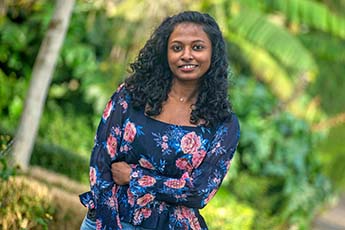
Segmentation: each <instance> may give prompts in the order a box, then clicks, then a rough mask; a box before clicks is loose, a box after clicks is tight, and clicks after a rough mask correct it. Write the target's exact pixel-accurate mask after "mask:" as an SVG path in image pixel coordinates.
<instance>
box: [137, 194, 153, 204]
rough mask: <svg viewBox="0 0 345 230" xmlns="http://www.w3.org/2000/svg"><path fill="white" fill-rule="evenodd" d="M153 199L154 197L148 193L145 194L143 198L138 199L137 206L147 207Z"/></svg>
mask: <svg viewBox="0 0 345 230" xmlns="http://www.w3.org/2000/svg"><path fill="white" fill-rule="evenodd" d="M154 199H155V196H154V195H152V194H149V193H146V194H145V195H144V196H142V197H140V198H139V199H138V200H137V204H138V205H140V206H141V207H143V206H145V205H147V204H148V203H150V202H151V201H153V200H154Z"/></svg>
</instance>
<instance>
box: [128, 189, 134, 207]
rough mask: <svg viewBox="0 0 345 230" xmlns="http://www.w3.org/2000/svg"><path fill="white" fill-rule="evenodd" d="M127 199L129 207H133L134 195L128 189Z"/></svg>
mask: <svg viewBox="0 0 345 230" xmlns="http://www.w3.org/2000/svg"><path fill="white" fill-rule="evenodd" d="M127 197H128V203H129V204H130V205H131V206H133V205H134V195H133V193H132V192H131V190H130V189H129V188H128V189H127Z"/></svg>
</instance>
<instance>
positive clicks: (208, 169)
mask: <svg viewBox="0 0 345 230" xmlns="http://www.w3.org/2000/svg"><path fill="white" fill-rule="evenodd" d="M239 137H240V127H239V122H238V119H237V117H236V116H235V115H233V116H232V118H231V120H230V121H229V122H226V123H224V124H222V125H221V126H220V127H218V128H217V131H216V133H215V135H214V137H213V140H212V142H211V145H210V149H209V150H208V152H207V153H206V155H205V157H204V159H203V161H202V163H201V164H200V165H199V166H198V167H197V168H195V169H194V170H193V171H192V172H191V173H188V172H185V173H184V174H183V175H182V176H181V177H180V178H169V177H165V176H162V175H160V174H158V173H157V172H156V171H153V170H149V169H146V168H143V167H141V166H138V165H135V166H134V167H133V169H132V173H131V180H130V190H131V193H132V194H133V195H134V197H135V198H136V205H138V206H139V207H141V206H144V205H146V204H147V203H148V202H149V201H151V200H154V199H155V200H160V201H165V202H167V203H171V204H175V205H183V206H187V207H190V208H203V207H204V206H205V205H206V204H207V203H208V202H209V201H210V199H211V198H212V197H213V196H214V195H215V193H216V192H217V190H218V188H219V187H220V185H221V183H222V181H223V179H224V177H225V175H226V173H227V172H228V170H229V168H230V163H231V160H232V158H233V155H234V153H235V150H236V148H237V145H238V142H239Z"/></svg>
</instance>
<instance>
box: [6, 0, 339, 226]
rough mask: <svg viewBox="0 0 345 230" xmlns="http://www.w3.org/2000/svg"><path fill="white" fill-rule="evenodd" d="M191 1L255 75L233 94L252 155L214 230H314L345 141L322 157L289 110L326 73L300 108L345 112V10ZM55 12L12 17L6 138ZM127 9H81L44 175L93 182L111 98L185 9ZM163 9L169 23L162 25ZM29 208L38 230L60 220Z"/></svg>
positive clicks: (50, 110) (125, 5)
mask: <svg viewBox="0 0 345 230" xmlns="http://www.w3.org/2000/svg"><path fill="white" fill-rule="evenodd" d="M19 2H20V3H19ZM191 2H192V1H183V4H186V5H185V6H186V7H182V8H183V9H188V6H189V5H188V4H189V3H190V4H191V5H193V7H195V8H196V9H203V11H206V12H209V13H210V14H212V15H215V16H216V17H217V21H219V22H220V24H221V27H222V29H223V30H224V32H225V33H224V34H225V35H226V39H227V42H228V47H229V51H230V52H229V57H230V60H231V63H232V65H233V67H234V72H236V74H237V73H241V74H243V75H241V76H240V77H238V79H235V82H236V85H235V86H234V87H233V88H232V90H233V91H231V94H232V98H233V105H234V108H235V109H234V110H235V112H236V113H237V114H238V116H239V118H240V121H241V130H242V135H241V140H240V146H239V149H238V152H237V154H236V156H235V160H234V162H233V165H232V168H231V172H230V174H229V176H228V177H227V178H226V180H225V181H224V186H223V188H222V190H220V191H219V193H217V195H216V197H215V198H214V200H213V201H212V202H211V203H210V204H209V205H208V206H207V207H206V208H205V209H204V210H202V211H203V213H204V214H205V216H206V220H207V222H208V224H209V225H210V228H211V229H287V228H290V227H292V228H294V227H296V228H307V227H308V224H309V222H310V219H311V218H312V217H313V215H314V214H315V211H316V209H317V207H318V206H319V205H321V204H322V203H323V202H324V201H325V199H327V196H328V195H330V194H332V193H331V192H330V191H331V190H330V186H329V183H328V181H327V180H326V179H325V178H324V177H323V176H322V174H321V169H324V170H325V171H326V172H327V175H329V176H330V177H331V178H333V180H335V181H338V182H339V184H341V183H342V181H343V180H342V179H341V178H343V177H342V176H341V175H344V174H343V173H344V172H342V170H340V169H342V168H343V167H341V165H340V164H341V162H342V160H343V157H342V156H343V151H339V149H340V147H341V146H342V145H341V144H339V143H341V141H340V142H339V143H338V142H337V140H338V139H337V137H342V135H341V134H339V133H341V132H340V131H339V132H338V131H337V132H335V133H334V134H333V135H334V136H333V135H332V132H331V138H332V139H333V140H334V142H332V143H333V144H330V143H331V142H330V143H326V144H324V145H322V146H321V148H320V145H319V139H320V138H321V137H320V136H319V134H318V133H315V132H311V124H310V123H308V122H306V121H305V120H304V119H303V116H302V117H297V116H296V115H294V114H292V113H290V112H288V111H283V110H284V109H285V108H284V106H282V105H283V104H284V102H285V101H286V100H288V99H290V96H294V94H295V93H296V92H295V89H296V87H297V86H298V85H297V83H296V82H297V80H296V79H297V78H298V77H299V74H300V72H301V71H306V72H307V73H308V74H310V75H314V74H315V73H316V71H315V70H318V72H317V74H318V78H317V81H316V84H315V85H314V86H313V87H310V89H309V91H303V92H302V94H301V95H298V98H297V99H296V101H298V100H300V99H305V98H311V97H312V96H317V95H320V96H321V97H322V99H321V106H322V108H323V109H325V110H326V111H327V112H329V113H330V114H335V113H338V112H342V111H343V103H342V101H343V100H340V99H339V98H343V92H344V90H342V89H343V86H344V84H343V83H344V81H343V80H342V79H343V78H341V76H342V75H343V66H344V55H343V53H345V52H343V50H345V48H344V47H345V46H344V41H343V40H341V39H340V38H343V31H344V29H343V28H345V27H344V26H342V25H343V16H342V15H343V13H342V12H343V11H341V10H339V9H337V10H338V12H339V15H340V16H336V15H335V14H334V13H332V12H333V10H332V12H331V10H330V9H331V8H332V7H328V6H327V5H326V4H331V2H333V3H332V4H333V8H334V7H336V6H344V4H342V3H336V1H327V3H326V2H323V3H321V2H320V1H311V0H293V1H292V0H291V1H285V0H278V1H270V0H267V1H256V0H243V1H242V0H241V1H226V0H218V1H210V0H203V1H200V2H198V3H196V2H195V1H194V2H193V3H191ZM52 4H53V3H52V2H51V1H46V0H40V1H14V3H13V4H12V3H11V4H9V8H8V11H7V13H6V15H4V16H0V17H1V18H0V30H1V34H0V98H1V99H0V118H1V119H0V126H1V127H4V128H6V129H9V130H12V131H14V130H15V128H16V126H17V123H18V121H19V117H20V114H21V111H22V109H23V105H24V100H25V92H26V89H27V87H28V84H29V79H30V74H31V68H32V66H33V63H34V59H35V58H34V57H35V56H36V55H37V52H38V49H39V46H40V43H41V41H42V37H43V35H44V33H45V31H46V28H47V26H48V23H49V20H50V17H51V13H52ZM115 4H119V5H116V6H114V7H111V6H110V5H111V4H110V5H109V4H106V3H105V2H99V3H94V2H92V1H77V4H76V8H75V10H74V13H73V16H72V20H71V24H70V27H69V30H68V34H67V37H66V40H65V42H64V45H63V48H62V51H61V55H60V57H59V60H58V63H57V67H56V71H55V75H54V79H53V81H52V86H51V89H50V91H49V96H48V98H47V103H46V107H45V111H44V114H43V117H42V121H41V124H40V129H39V133H38V136H39V141H38V142H37V143H36V145H35V148H34V151H33V155H32V159H31V163H32V164H34V165H40V166H43V167H45V168H48V169H50V170H52V171H55V172H59V173H62V174H64V175H67V176H69V177H70V178H73V179H75V180H78V181H81V182H85V183H86V182H87V181H86V180H87V178H88V176H87V173H88V161H89V153H90V151H91V148H92V144H93V135H94V132H95V129H96V126H97V123H98V121H99V117H100V113H101V111H102V109H103V108H104V105H105V103H106V100H107V99H108V98H109V96H110V95H111V93H112V92H113V91H114V90H115V89H116V87H117V86H118V84H119V83H120V82H121V81H122V80H123V78H124V77H125V76H126V69H127V67H126V66H128V62H130V61H131V60H133V58H134V55H135V54H136V53H137V51H138V50H139V47H141V45H142V44H143V43H144V41H145V40H146V39H147V38H148V36H149V33H150V32H151V31H152V28H153V26H154V25H156V24H157V23H158V21H157V19H158V18H159V17H162V16H166V15H167V14H168V13H167V12H169V14H170V13H171V12H172V11H174V10H176V9H178V6H177V7H176V8H169V7H164V9H163V8H159V7H162V5H164V4H162V2H157V3H156V2H153V3H151V2H145V3H144V2H141V3H140V4H137V1H122V2H119V3H115ZM145 4H146V5H145ZM179 4H180V5H183V4H182V3H180V2H179ZM171 5H174V6H175V5H177V4H171ZM143 6H148V7H151V8H149V9H152V10H146V12H143V14H133V12H137V11H135V10H128V9H142V8H143ZM169 6H170V5H169ZM157 9H158V11H159V14H160V15H159V16H157V15H155V12H156V13H157ZM319 19H320V20H319ZM315 30H319V31H322V33H320V32H318V31H315ZM326 33H328V34H326ZM331 35H336V36H337V37H338V39H334V38H333V37H331ZM238 75H240V74H238ZM244 75H246V76H244ZM248 76H251V77H250V79H248V78H249V77H248ZM309 77H310V76H309ZM308 80H310V79H308ZM334 89H336V90H334ZM272 92H273V93H272ZM275 95H277V96H278V98H277V97H276V96H275ZM310 95H311V96H310ZM335 99H336V100H335ZM337 99H339V100H337ZM304 109H305V108H303V110H304ZM304 112H305V111H304ZM6 140H7V139H6ZM6 140H5V142H6ZM335 146H338V149H337V150H336V151H335ZM339 146H340V147H339ZM331 148H332V150H330V149H331ZM328 150H329V152H332V153H333V152H337V155H333V154H322V155H323V157H322V158H321V160H322V163H323V165H320V162H319V159H318V156H319V155H318V154H319V153H320V152H327V151H328ZM334 156H336V157H334ZM0 162H2V163H0V165H1V166H0V167H1V168H0V169H1V170H2V169H4V170H3V171H1V172H4V173H3V174H1V176H2V177H3V178H8V176H9V175H10V174H11V172H10V171H8V170H7V169H9V168H8V166H7V161H6V160H3V159H1V161H0ZM335 163H336V164H335ZM334 165H335V166H337V165H338V167H337V169H339V170H335V169H334V168H336V167H334ZM333 184H335V183H333ZM1 191H2V190H1ZM230 194H231V195H230ZM0 197H2V196H0ZM31 204H33V203H31ZM34 205H35V204H34ZM25 207H26V208H27V209H30V210H31V211H30V212H33V213H36V214H34V215H35V216H37V217H38V216H39V217H38V218H36V220H37V221H36V220H35V221H36V224H37V225H39V224H40V222H41V226H45V224H44V223H47V221H48V219H49V218H48V219H44V218H45V217H44V215H43V217H42V216H41V214H42V213H43V212H40V211H37V212H36V211H35V210H33V208H32V207H33V206H30V207H28V206H25ZM224 213H226V215H224ZM30 215H32V214H30ZM40 218H42V219H40ZM34 219H35V218H34ZM229 226H230V227H229Z"/></svg>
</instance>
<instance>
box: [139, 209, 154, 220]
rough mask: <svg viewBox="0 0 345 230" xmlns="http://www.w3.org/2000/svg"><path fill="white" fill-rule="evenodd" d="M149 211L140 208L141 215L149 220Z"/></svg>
mask: <svg viewBox="0 0 345 230" xmlns="http://www.w3.org/2000/svg"><path fill="white" fill-rule="evenodd" d="M151 212H152V211H151V209H149V208H142V209H141V213H142V214H143V216H144V218H149V217H150V216H151Z"/></svg>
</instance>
